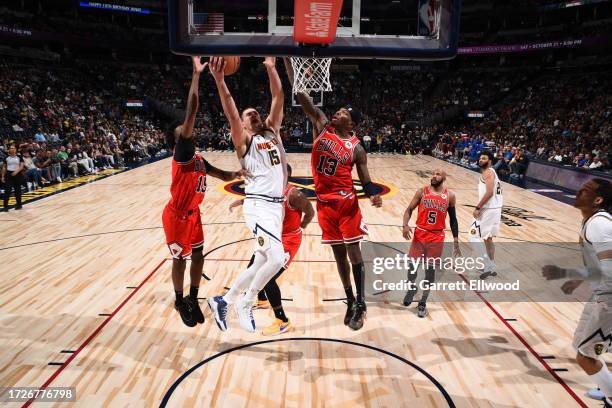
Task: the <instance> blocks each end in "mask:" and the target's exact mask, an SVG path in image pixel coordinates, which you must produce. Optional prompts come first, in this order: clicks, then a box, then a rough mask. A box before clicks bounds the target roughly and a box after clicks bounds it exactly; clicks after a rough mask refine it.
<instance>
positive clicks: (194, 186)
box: [168, 154, 208, 211]
mask: <svg viewBox="0 0 612 408" xmlns="http://www.w3.org/2000/svg"><path fill="white" fill-rule="evenodd" d="M207 167H208V163H207V162H206V160H204V158H203V157H202V156H200V155H198V154H195V155H194V156H193V158H192V159H191V160H189V161H188V162H185V163H180V162H177V161H176V160H175V159H174V158H172V185H171V186H170V194H171V195H172V198H171V199H170V202H169V203H168V205H169V206H170V207H172V208H173V209H174V210H177V211H189V210H193V209H194V208H197V207H198V206H199V205H200V203H202V201H203V200H204V193H205V192H206V168H207Z"/></svg>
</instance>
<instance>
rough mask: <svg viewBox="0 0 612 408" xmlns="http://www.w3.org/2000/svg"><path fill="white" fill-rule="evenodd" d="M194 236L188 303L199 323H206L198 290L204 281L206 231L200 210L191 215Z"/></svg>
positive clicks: (192, 238)
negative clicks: (203, 228) (203, 227)
mask: <svg viewBox="0 0 612 408" xmlns="http://www.w3.org/2000/svg"><path fill="white" fill-rule="evenodd" d="M191 223H192V236H191V242H192V244H191V266H190V267H189V276H190V286H189V296H188V297H187V299H186V300H187V303H189V306H190V307H191V311H192V313H193V317H194V319H195V320H196V322H198V323H204V314H203V313H202V309H200V303H199V302H198V291H199V289H200V282H201V281H202V271H203V270H204V254H203V253H202V251H203V249H204V231H203V230H202V219H201V218H200V212H199V211H197V212H196V213H195V214H194V215H192V216H191Z"/></svg>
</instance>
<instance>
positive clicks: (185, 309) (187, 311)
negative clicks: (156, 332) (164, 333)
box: [174, 301, 198, 327]
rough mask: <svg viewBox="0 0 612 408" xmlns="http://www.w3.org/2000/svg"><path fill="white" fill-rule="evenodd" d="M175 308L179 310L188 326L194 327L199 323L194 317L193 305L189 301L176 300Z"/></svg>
mask: <svg viewBox="0 0 612 408" xmlns="http://www.w3.org/2000/svg"><path fill="white" fill-rule="evenodd" d="M174 308H175V309H176V310H177V311H178V312H179V314H180V315H181V319H182V320H183V323H185V325H186V326H189V327H194V326H195V325H196V324H198V322H196V320H195V318H194V317H193V313H192V311H191V307H190V306H189V305H188V304H187V302H185V301H182V302H174Z"/></svg>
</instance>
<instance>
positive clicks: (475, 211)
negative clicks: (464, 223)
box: [472, 208, 480, 220]
mask: <svg viewBox="0 0 612 408" xmlns="http://www.w3.org/2000/svg"><path fill="white" fill-rule="evenodd" d="M472 217H474V219H476V220H478V219H480V210H477V209H475V208H474V211H473V212H472Z"/></svg>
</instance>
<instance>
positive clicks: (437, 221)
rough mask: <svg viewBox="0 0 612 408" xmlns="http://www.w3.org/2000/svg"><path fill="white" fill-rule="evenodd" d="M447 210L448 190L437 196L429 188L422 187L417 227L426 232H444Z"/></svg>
mask: <svg viewBox="0 0 612 408" xmlns="http://www.w3.org/2000/svg"><path fill="white" fill-rule="evenodd" d="M447 210H448V190H447V189H444V191H442V193H440V194H438V193H436V192H433V191H431V188H430V187H429V186H426V187H423V197H421V202H420V203H419V213H418V215H417V220H416V225H417V227H419V228H421V229H424V230H427V231H444V228H446V212H447Z"/></svg>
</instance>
